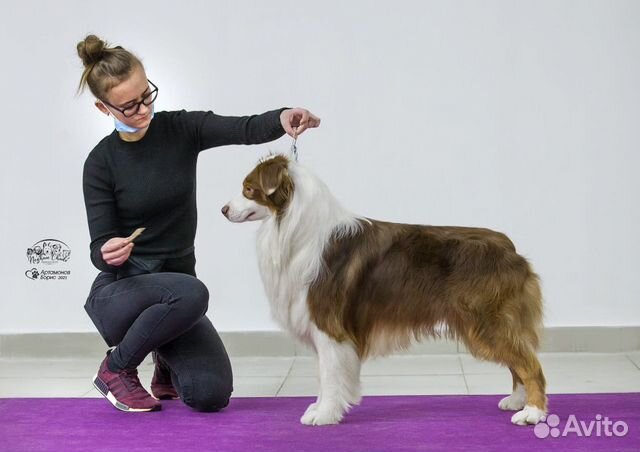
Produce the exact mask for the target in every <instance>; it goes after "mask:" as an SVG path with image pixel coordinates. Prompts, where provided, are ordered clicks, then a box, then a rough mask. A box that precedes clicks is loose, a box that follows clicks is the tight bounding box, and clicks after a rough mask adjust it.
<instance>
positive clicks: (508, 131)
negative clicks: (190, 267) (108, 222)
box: [0, 0, 640, 333]
mask: <svg viewBox="0 0 640 452" xmlns="http://www.w3.org/2000/svg"><path fill="white" fill-rule="evenodd" d="M176 5H177V3H176V2H166V1H163V2H159V1H154V2H151V1H144V2H124V1H110V2H101V3H96V2H86V1H82V2H81V1H77V0H73V1H65V2H61V3H60V2H58V3H54V2H45V1H32V2H13V3H12V4H11V6H9V7H5V8H4V9H3V12H2V15H1V17H0V22H1V23H0V25H1V26H0V40H1V42H2V43H3V49H2V70H1V71H0V80H1V82H2V83H0V102H1V103H0V107H1V108H0V119H1V121H0V127H1V128H2V129H1V134H0V140H1V148H0V149H1V152H2V165H1V168H2V182H1V183H2V217H1V220H0V221H1V223H0V224H1V229H0V233H1V234H2V235H1V237H2V238H3V245H4V246H3V248H4V249H3V251H4V253H3V255H4V258H3V259H2V260H1V264H0V277H1V278H2V296H1V297H0V333H18V332H55V331H94V327H93V325H92V324H91V322H90V321H89V319H88V317H87V316H86V314H85V312H84V310H83V307H82V306H83V304H84V301H85V299H86V296H87V293H88V290H89V286H90V284H91V282H92V280H93V278H94V277H95V275H96V274H97V272H98V271H97V270H96V269H95V268H94V267H93V266H92V264H91V262H90V260H89V248H88V245H89V233H88V228H87V224H86V213H85V210H84V204H83V197H82V165H83V163H84V160H85V157H86V155H87V154H88V152H89V151H90V150H91V149H92V148H93V146H94V145H95V144H96V143H97V142H98V141H99V140H100V139H101V138H102V137H103V136H104V135H106V134H108V133H109V132H110V131H111V129H112V123H111V121H110V120H109V119H108V118H106V117H105V116H103V115H101V114H99V113H98V111H97V110H96V109H95V108H94V107H93V105H92V98H91V95H90V94H89V93H88V92H87V93H85V94H84V95H82V96H80V97H74V92H75V88H76V86H77V83H78V81H79V78H80V74H81V71H82V66H81V62H80V60H79V58H78V57H77V56H76V53H75V46H76V43H77V42H78V41H79V40H80V39H82V38H84V36H85V35H86V34H87V33H89V32H93V33H96V34H98V35H99V36H101V37H103V38H105V39H107V40H108V41H110V42H112V43H114V44H120V45H123V46H124V47H126V48H128V49H129V50H131V51H133V52H135V53H137V54H138V55H139V56H140V57H142V59H143V62H144V63H145V65H146V69H147V73H148V75H149V78H151V79H152V80H153V81H154V82H155V83H156V84H157V85H158V86H159V88H160V94H159V97H158V101H157V108H158V109H160V110H163V109H164V110H168V109H178V108H186V109H213V110H214V111H216V112H217V113H219V114H229V115H240V114H249V113H258V112H262V111H265V110H268V109H272V108H276V107H280V106H287V105H288V106H303V107H306V108H308V109H310V110H311V111H313V112H314V113H316V114H318V115H319V116H320V117H321V118H322V126H321V127H320V128H319V129H316V130H313V131H310V132H308V133H305V134H304V135H303V136H302V137H301V138H300V140H299V150H300V156H301V157H300V159H301V163H306V164H307V165H309V166H311V167H312V168H313V169H314V170H315V171H316V172H317V173H318V174H319V175H320V176H321V177H323V178H324V179H325V181H326V182H327V183H328V185H329V186H330V187H331V188H332V190H333V192H334V194H336V195H337V197H338V198H340V199H341V201H342V202H343V204H344V205H345V206H347V207H349V208H350V209H352V210H353V211H355V212H357V213H360V214H364V215H367V216H370V217H373V218H378V219H385V220H393V221H399V222H411V223H425V224H434V225H441V224H446V225H473V226H486V227H491V228H495V229H498V230H501V231H503V232H506V233H508V234H509V235H510V236H511V237H512V238H513V239H514V241H515V242H516V244H517V246H518V248H519V250H520V251H521V252H522V253H523V254H524V255H525V256H527V257H528V258H530V259H531V261H532V262H533V264H534V266H535V268H536V269H537V271H538V272H539V274H540V275H541V277H542V279H543V283H544V291H545V296H546V302H547V316H546V317H547V325H548V326H572V325H585V326H586V325H590V326H593V325H608V326H611V325H638V324H640V303H639V302H640V291H639V289H638V287H639V285H638V283H637V279H638V276H639V275H640V260H638V259H637V255H638V252H639V251H640V246H639V245H640V239H639V238H638V237H639V235H638V228H639V227H640V208H639V207H638V193H639V192H640V181H639V180H640V179H639V178H638V177H637V174H636V173H637V172H638V168H640V165H639V164H640V156H639V155H640V153H639V152H638V151H639V149H638V148H639V132H638V130H640V128H639V127H638V118H639V117H640V115H639V113H640V111H639V110H640V107H639V106H640V90H639V88H638V87H639V84H638V81H639V80H640V2H636V1H606V2H605V1H591V0H589V1H573V2H569V1H555V0H554V1H526V2H524V1H511V0H505V1H491V2H488V1H485V2H476V1H454V2H446V1H442V2H433V1H429V2H426V1H412V2H408V1H407V2H400V3H398V2H388V1H379V2H370V1H357V2H344V1H337V0H330V1H322V2H300V1H280V0H278V1H270V2H263V1H251V2H221V1H218V2H212V1H201V2H184V3H182V4H181V6H176ZM289 145H290V140H289V139H288V138H287V137H284V138H282V139H280V140H278V141H276V142H273V143H270V144H267V145H260V146H253V147H240V146H237V147H236V146H230V147H226V148H217V149H212V150H208V151H205V152H203V153H202V154H201V158H200V161H199V170H198V206H199V228H198V235H197V239H196V249H197V251H196V255H197V258H198V264H197V272H198V275H199V277H200V278H201V279H202V280H203V281H204V282H205V283H206V284H207V286H208V287H209V289H210V291H211V294H212V300H211V308H210V313H209V316H210V317H211V318H212V319H213V321H214V324H215V325H216V326H217V327H218V329H219V330H221V331H239V330H275V329H277V327H276V325H275V324H274V323H273V322H272V321H271V320H270V316H269V312H268V307H267V303H266V300H265V297H264V294H263V290H262V287H261V283H260V279H259V275H258V272H257V266H256V258H255V252H254V235H255V231H256V229H257V227H258V224H255V223H252V224H241V225H236V224H231V223H228V222H227V221H226V220H225V219H224V218H223V216H222V215H221V214H220V212H219V210H220V207H221V206H222V205H223V204H224V203H225V202H226V201H228V200H229V199H230V198H231V197H233V196H235V195H236V193H237V192H238V190H239V189H240V184H241V181H242V178H243V177H244V176H245V174H246V173H247V172H248V171H249V170H250V169H251V168H252V167H253V165H254V163H255V162H256V161H257V159H258V158H259V157H260V156H262V155H264V154H266V153H267V152H268V151H269V150H275V151H286V150H288V148H289ZM45 238H55V239H58V240H62V241H64V242H65V243H67V244H68V245H69V246H70V248H71V250H72V258H71V260H70V261H69V263H68V264H65V266H63V265H60V266H59V268H63V267H64V268H65V269H69V270H70V271H71V275H70V277H69V279H68V280H66V281H33V280H30V279H28V278H27V277H26V276H25V271H26V270H28V269H29V268H31V266H30V264H29V263H28V262H27V258H26V249H27V248H28V247H30V246H32V245H33V244H34V243H35V242H37V241H39V240H42V239H45Z"/></svg>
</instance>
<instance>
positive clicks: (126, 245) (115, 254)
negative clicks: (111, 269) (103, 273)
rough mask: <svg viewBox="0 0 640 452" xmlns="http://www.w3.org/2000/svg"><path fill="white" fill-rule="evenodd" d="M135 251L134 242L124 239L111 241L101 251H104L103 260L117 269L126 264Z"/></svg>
mask: <svg viewBox="0 0 640 452" xmlns="http://www.w3.org/2000/svg"><path fill="white" fill-rule="evenodd" d="M132 249H133V242H131V241H129V240H127V239H126V238H123V237H114V238H112V239H109V241H107V242H106V243H105V244H104V245H102V248H100V250H101V251H102V259H104V261H105V262H106V263H107V264H109V265H113V266H115V267H119V266H120V265H122V264H124V263H125V262H126V261H127V259H129V256H130V255H131V250H132Z"/></svg>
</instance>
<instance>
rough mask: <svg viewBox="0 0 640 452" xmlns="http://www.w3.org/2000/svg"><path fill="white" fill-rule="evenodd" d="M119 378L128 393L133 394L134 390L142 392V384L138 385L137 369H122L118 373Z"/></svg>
mask: <svg viewBox="0 0 640 452" xmlns="http://www.w3.org/2000/svg"><path fill="white" fill-rule="evenodd" d="M120 376H121V377H122V381H123V382H124V384H125V386H126V387H127V389H128V390H129V391H131V392H133V391H135V390H136V389H143V390H144V388H142V383H140V379H139V378H138V369H124V370H123V371H121V372H120Z"/></svg>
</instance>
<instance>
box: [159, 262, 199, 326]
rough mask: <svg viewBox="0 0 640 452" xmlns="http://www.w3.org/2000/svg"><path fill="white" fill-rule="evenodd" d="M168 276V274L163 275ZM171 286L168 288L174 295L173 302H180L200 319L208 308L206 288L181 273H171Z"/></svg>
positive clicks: (195, 279)
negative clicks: (172, 279)
mask: <svg viewBox="0 0 640 452" xmlns="http://www.w3.org/2000/svg"><path fill="white" fill-rule="evenodd" d="M163 275H168V273H163ZM171 275H172V278H174V281H173V282H172V286H171V288H170V290H171V292H172V293H173V295H174V298H175V299H174V300H173V301H174V302H180V303H181V304H182V305H184V306H186V307H187V308H188V309H189V311H191V312H193V314H194V316H195V317H201V316H203V315H204V314H205V313H206V312H207V309H208V308H209V289H207V286H206V285H205V284H204V283H203V282H202V281H200V280H199V279H198V278H195V277H193V276H191V275H186V274H183V273H172V274H171Z"/></svg>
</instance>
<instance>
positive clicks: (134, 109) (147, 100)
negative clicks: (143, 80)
mask: <svg viewBox="0 0 640 452" xmlns="http://www.w3.org/2000/svg"><path fill="white" fill-rule="evenodd" d="M147 81H148V82H149V84H150V85H151V86H153V89H152V90H151V91H150V92H149V94H147V95H146V96H144V97H143V98H142V100H141V101H139V102H136V103H135V104H131V105H130V106H128V107H126V108H118V107H116V106H115V105H111V104H110V103H109V102H107V101H106V100H102V99H100V101H101V102H103V103H105V104H107V105H108V106H110V107H111V108H115V109H116V110H118V111H119V112H120V113H122V115H123V116H124V117H125V118H130V117H131V116H133V115H135V114H136V113H138V110H140V105H141V104H145V105H146V106H149V105H151V104H152V103H153V102H154V101H155V100H156V97H158V87H157V86H156V85H154V84H153V82H152V81H151V80H149V79H147Z"/></svg>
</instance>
